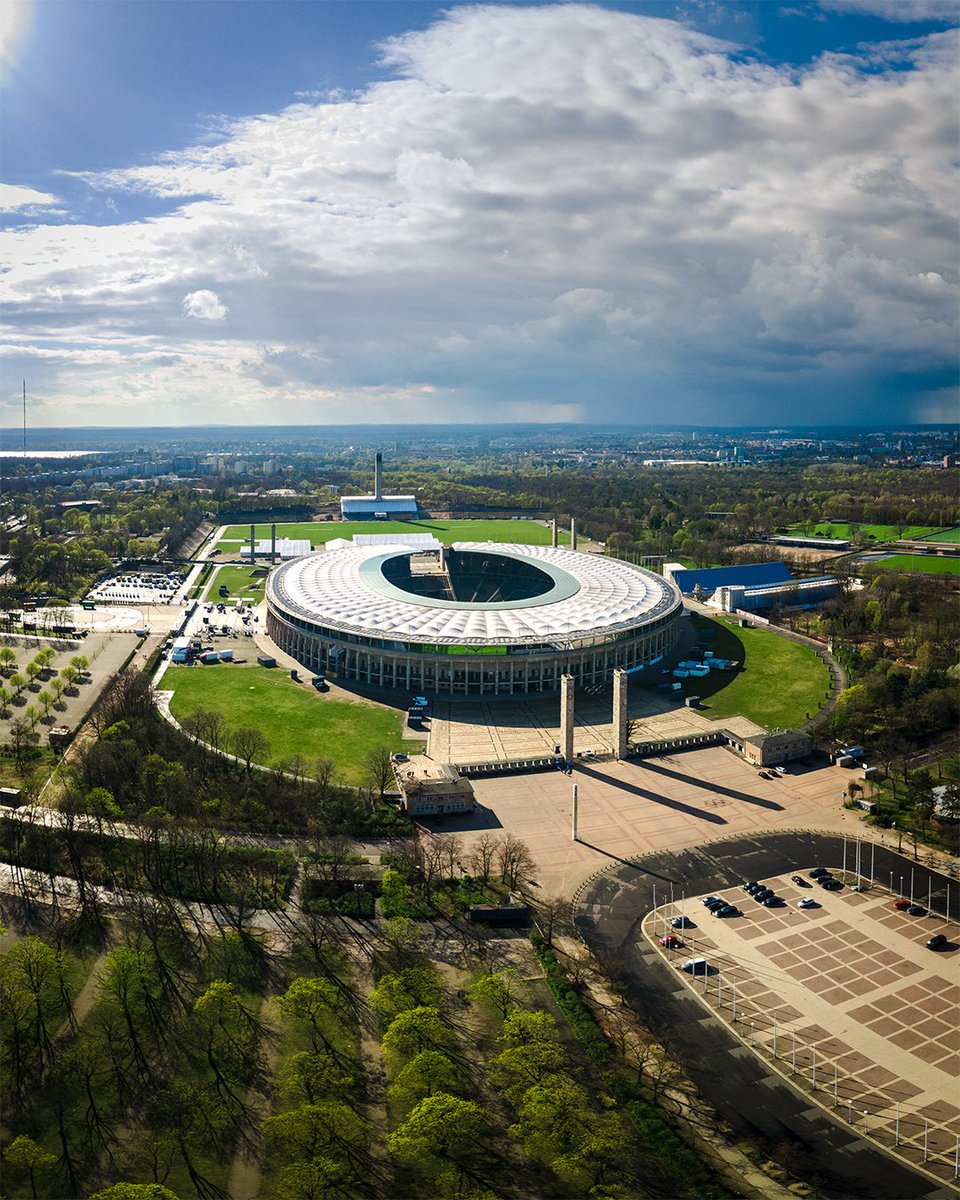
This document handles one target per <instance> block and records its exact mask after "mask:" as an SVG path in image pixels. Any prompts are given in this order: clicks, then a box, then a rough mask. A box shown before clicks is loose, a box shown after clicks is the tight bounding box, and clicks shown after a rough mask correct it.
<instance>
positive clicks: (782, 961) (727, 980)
mask: <svg viewBox="0 0 960 1200" xmlns="http://www.w3.org/2000/svg"><path fill="white" fill-rule="evenodd" d="M830 865H831V866H838V865H839V864H830ZM763 882H765V883H767V884H768V885H769V886H770V887H773V888H774V890H775V891H776V892H777V894H778V895H780V896H782V897H783V899H784V900H785V901H786V907H783V908H764V907H763V906H762V905H759V904H756V903H755V902H754V901H753V899H752V898H751V897H749V896H747V895H745V894H744V893H743V892H741V891H739V890H736V889H734V890H730V889H724V891H723V892H722V893H721V894H723V895H724V896H725V897H727V898H729V899H730V901H731V903H734V904H737V905H738V906H739V907H740V908H741V911H742V915H741V916H739V917H731V918H725V919H724V918H719V919H718V918H714V917H713V916H712V915H711V914H710V913H709V911H708V910H707V909H706V908H704V907H703V906H702V905H701V904H699V903H698V901H697V899H692V900H691V899H687V900H686V901H685V902H684V904H683V905H681V904H679V903H675V904H674V905H669V904H668V905H666V906H664V907H661V909H660V910H659V911H658V913H657V914H656V916H654V914H651V915H650V916H648V917H647V919H646V921H645V922H644V932H645V934H646V936H647V937H648V938H651V939H654V938H655V936H656V935H662V934H663V933H664V932H665V930H666V929H668V928H669V926H668V924H667V922H668V919H669V918H670V917H671V916H674V915H677V914H678V913H679V912H680V910H681V908H682V909H683V912H684V913H685V914H686V915H687V917H688V919H689V920H691V921H692V922H693V923H694V926H695V927H694V928H690V929H687V930H685V931H682V934H683V937H684V945H683V947H682V948H679V949H676V950H661V951H660V953H662V954H663V955H664V956H665V957H667V958H668V959H669V960H670V961H671V962H672V963H673V964H674V965H675V966H676V967H677V969H678V973H679V967H680V964H681V963H682V962H683V961H685V960H687V959H688V958H689V957H691V956H694V955H695V956H704V957H706V959H707V961H708V963H709V967H710V973H709V974H707V975H705V976H699V977H688V976H683V978H685V979H688V980H689V986H690V987H691V988H692V990H693V991H694V992H695V993H697V994H698V995H699V996H700V997H701V998H702V1000H703V1001H704V1003H707V1004H708V1005H709V1006H710V1007H711V1009H712V1010H713V1011H714V1012H716V1013H718V1014H719V1015H720V1016H722V1017H723V1019H725V1020H726V1021H728V1022H731V1023H732V1022H735V1023H736V1024H735V1028H736V1029H737V1031H738V1032H739V1034H740V1036H741V1037H743V1039H744V1040H745V1041H746V1042H747V1043H748V1044H749V1045H750V1046H751V1047H752V1048H753V1049H755V1050H759V1051H761V1052H762V1053H764V1054H765V1055H768V1056H769V1057H771V1058H774V1057H775V1058H776V1059H777V1061H778V1065H779V1068H780V1070H781V1071H783V1072H784V1073H785V1074H787V1075H789V1076H790V1077H791V1079H792V1081H793V1082H794V1083H797V1084H799V1085H800V1086H803V1087H806V1088H808V1089H810V1090H811V1091H814V1090H815V1091H816V1093H817V1096H818V1098H819V1100H820V1102H821V1103H822V1104H825V1105H827V1106H828V1107H830V1108H832V1109H834V1110H835V1111H836V1113H837V1114H838V1115H839V1116H840V1117H841V1118H843V1119H845V1120H847V1121H848V1122H850V1123H851V1124H852V1125H854V1126H855V1127H856V1128H857V1130H858V1131H859V1132H865V1133H867V1134H868V1135H869V1136H871V1137H874V1138H876V1139H877V1140H879V1141H881V1142H882V1143H883V1144H884V1145H886V1146H887V1147H888V1148H895V1149H896V1150H897V1151H898V1153H900V1154H901V1155H902V1156H903V1157H905V1158H907V1159H908V1160H909V1161H910V1162H912V1163H914V1164H917V1165H924V1164H925V1165H926V1166H927V1169H929V1170H935V1171H936V1172H937V1173H938V1174H941V1175H944V1176H945V1177H952V1172H953V1167H954V1157H955V1153H956V1148H957V1145H958V1139H960V1055H958V1052H960V1030H958V1026H957V1013H958V1011H960V926H958V924H957V922H956V920H954V921H953V922H951V923H947V922H946V921H945V920H944V919H943V918H942V917H939V916H937V915H935V914H934V915H928V916H924V917H917V916H910V915H908V914H907V913H904V912H898V911H897V910H896V909H895V908H894V907H893V898H894V897H893V896H891V894H890V892H889V891H888V889H887V888H885V887H882V886H875V887H873V888H871V889H870V890H869V891H868V892H866V893H857V892H853V891H850V890H848V889H844V890H843V891H841V892H832V893H830V892H826V891H824V890H823V889H821V888H818V887H813V888H804V887H801V886H799V885H797V884H795V883H792V882H791V881H790V879H789V877H786V876H784V877H780V878H778V879H773V880H764V881H763ZM804 896H812V897H813V899H814V900H815V901H816V902H817V905H818V907H817V908H812V909H807V910H800V909H798V908H797V907H796V904H797V901H798V900H800V899H802V898H803V897H804ZM938 933H943V934H945V935H946V937H947V939H948V942H947V947H946V948H945V949H943V950H941V951H939V952H933V951H930V950H927V949H926V946H925V943H926V941H927V939H928V938H930V937H932V936H933V935H934V934H938Z"/></svg>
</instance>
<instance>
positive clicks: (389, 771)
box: [366, 746, 393, 800]
mask: <svg viewBox="0 0 960 1200" xmlns="http://www.w3.org/2000/svg"><path fill="white" fill-rule="evenodd" d="M366 768H367V779H368V780H369V782H370V785H371V787H375V788H377V790H378V791H379V793H380V799H381V800H382V799H383V797H384V795H385V794H386V791H387V788H388V787H389V786H390V785H391V784H392V783H393V755H392V754H391V753H390V747H389V746H374V748H373V749H372V750H371V751H370V753H369V754H368V755H367V761H366Z"/></svg>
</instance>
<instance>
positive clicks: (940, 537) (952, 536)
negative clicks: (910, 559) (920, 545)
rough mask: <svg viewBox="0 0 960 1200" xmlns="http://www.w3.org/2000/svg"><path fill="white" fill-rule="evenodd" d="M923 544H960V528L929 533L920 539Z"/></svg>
mask: <svg viewBox="0 0 960 1200" xmlns="http://www.w3.org/2000/svg"><path fill="white" fill-rule="evenodd" d="M920 541H921V542H951V543H956V542H960V526H957V527H956V528H954V529H941V530H938V532H937V533H928V534H926V535H925V536H924V537H922V538H920Z"/></svg>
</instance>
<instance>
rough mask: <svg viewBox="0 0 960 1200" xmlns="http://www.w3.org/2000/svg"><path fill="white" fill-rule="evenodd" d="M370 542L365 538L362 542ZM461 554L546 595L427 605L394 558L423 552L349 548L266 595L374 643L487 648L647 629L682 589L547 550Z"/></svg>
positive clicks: (622, 567) (597, 559)
mask: <svg viewBox="0 0 960 1200" xmlns="http://www.w3.org/2000/svg"><path fill="white" fill-rule="evenodd" d="M365 540H366V539H365ZM453 549H454V550H457V551H461V552H463V553H474V554H477V555H479V556H483V555H497V556H499V557H500V558H516V559H518V560H520V561H521V562H522V563H524V564H527V565H528V566H534V567H536V568H539V570H540V571H542V572H543V573H544V575H545V576H546V577H547V578H546V579H545V590H544V592H543V593H542V594H541V595H538V596H534V597H530V598H528V599H523V600H493V601H489V602H470V601H462V600H446V599H439V598H435V597H424V596H418V595H414V594H413V593H412V592H407V591H405V590H404V589H402V588H401V587H398V586H396V585H395V584H394V583H392V582H390V581H389V580H388V579H387V578H386V577H385V575H384V574H383V572H382V570H381V566H382V564H383V563H384V562H386V561H387V560H389V559H392V558H395V557H399V556H404V555H411V554H417V553H422V552H423V547H422V546H417V545H416V544H413V545H398V544H396V543H394V544H384V543H379V544H372V545H371V544H367V545H352V546H349V547H344V548H342V549H336V550H330V549H327V550H326V551H321V552H318V553H316V554H310V555H308V556H307V557H304V558H300V559H297V560H295V561H294V562H291V563H286V564H284V565H283V566H281V567H278V568H277V569H276V570H275V571H274V572H273V573H272V574H271V576H270V579H269V582H268V595H269V596H270V597H271V599H273V600H274V601H275V602H276V603H277V604H278V605H279V607H280V608H281V609H284V610H286V611H287V612H289V613H290V614H292V615H293V616H297V617H300V618H301V619H304V620H306V621H309V622H310V623H312V624H316V625H324V626H328V627H330V628H332V629H338V630H341V631H348V632H350V631H353V632H356V633H358V634H362V635H364V636H367V637H374V638H385V639H396V640H398V641H404V642H411V641H412V642H424V643H428V644H450V645H482V644H499V645H503V644H524V643H539V642H549V641H552V640H556V639H564V640H566V639H570V638H590V637H592V636H603V635H605V634H613V633H617V632H619V631H621V630H626V629H629V628H630V627H633V626H638V625H645V624H649V623H650V622H652V621H654V620H656V619H657V618H658V617H660V616H665V615H666V614H667V613H669V612H671V611H673V610H675V609H676V608H677V607H678V606H679V605H680V603H681V597H680V593H679V590H678V589H677V588H676V587H675V586H674V585H672V584H671V583H669V582H668V581H667V580H665V579H662V578H661V577H660V576H659V575H655V574H653V573H652V572H650V571H645V570H642V569H641V568H639V567H634V566H631V565H630V564H629V563H625V562H622V561H621V560H619V559H614V558H606V557H603V556H600V555H595V554H585V553H578V552H576V551H573V550H566V549H559V548H554V547H550V546H528V545H512V544H500V543H491V542H457V543H456V544H455V545H454V547H453Z"/></svg>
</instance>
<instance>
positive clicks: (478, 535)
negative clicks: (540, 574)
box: [217, 520, 570, 552]
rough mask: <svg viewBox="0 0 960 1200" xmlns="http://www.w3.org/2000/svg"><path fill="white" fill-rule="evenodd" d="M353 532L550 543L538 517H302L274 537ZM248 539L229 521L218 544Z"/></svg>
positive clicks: (447, 540) (313, 540)
mask: <svg viewBox="0 0 960 1200" xmlns="http://www.w3.org/2000/svg"><path fill="white" fill-rule="evenodd" d="M355 533H371V534H375V533H430V534H433V536H434V537H435V538H436V539H437V541H438V542H443V544H444V545H445V546H449V545H451V544H452V543H453V542H517V543H519V544H521V545H524V546H549V545H550V528H549V526H547V525H541V524H540V523H539V522H537V521H482V520H478V521H305V522H300V523H297V524H291V525H279V524H278V525H277V537H278V538H281V537H288V538H307V539H309V541H310V545H311V546H312V547H313V548H316V547H317V546H320V545H323V544H324V543H325V542H330V541H332V540H333V539H334V538H352V537H353V535H354V534H355ZM254 536H255V537H256V538H257V539H258V540H261V539H263V538H269V537H270V526H269V525H258V526H257V527H256V532H255V534H254ZM249 540H250V526H249V525H228V526H227V527H226V529H225V531H224V534H223V537H222V538H221V539H220V541H218V542H217V545H218V546H219V547H220V548H221V549H222V550H224V551H227V552H236V551H237V550H239V548H240V546H241V545H243V544H244V543H245V542H249ZM560 542H561V543H562V544H563V545H565V546H566V545H569V543H570V534H569V533H568V532H566V531H565V530H561V531H560Z"/></svg>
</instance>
